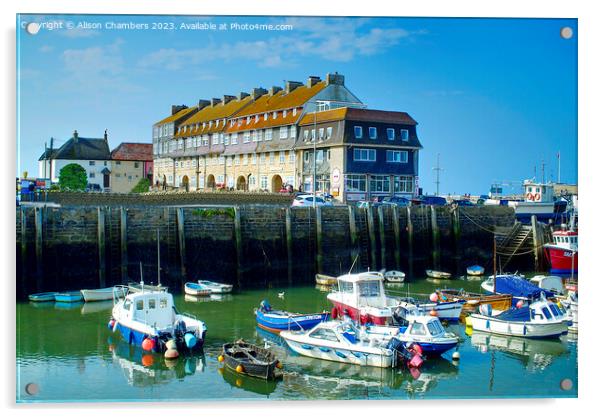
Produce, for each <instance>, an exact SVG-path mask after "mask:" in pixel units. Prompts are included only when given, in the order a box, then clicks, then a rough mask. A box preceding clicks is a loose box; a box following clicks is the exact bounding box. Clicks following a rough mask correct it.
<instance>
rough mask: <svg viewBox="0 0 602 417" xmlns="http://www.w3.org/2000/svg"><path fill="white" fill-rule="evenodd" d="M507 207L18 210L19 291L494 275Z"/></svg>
mask: <svg viewBox="0 0 602 417" xmlns="http://www.w3.org/2000/svg"><path fill="white" fill-rule="evenodd" d="M514 222H515V217H514V211H513V210H512V209H511V208H508V207H496V206H482V207H448V206H445V207H431V206H416V207H409V208H402V207H389V206H382V207H378V208H374V207H372V208H369V209H365V208H356V207H351V206H334V207H317V208H311V207H308V208H305V207H299V208H297V207H288V206H287V207H284V206H279V205H241V206H231V207H230V206H221V207H215V206H213V207H209V206H207V207H190V206H181V207H178V206H163V207H161V206H153V205H150V206H63V207H50V206H41V207H25V206H21V207H18V208H17V213H16V237H17V239H16V246H17V247H16V249H17V293H18V296H19V297H21V298H22V297H24V296H26V295H27V294H30V293H33V292H42V291H59V290H76V289H81V288H98V287H105V286H110V285H115V284H124V283H127V282H130V281H139V280H140V275H141V273H140V269H142V276H143V277H144V281H145V282H146V283H151V282H153V283H156V282H157V263H158V262H157V253H158V249H157V237H158V241H159V246H160V250H159V253H160V265H161V283H162V284H163V285H167V286H169V287H170V288H173V289H174V290H175V291H179V290H180V289H181V288H182V285H183V283H184V282H186V281H196V280H198V279H209V280H215V281H222V282H228V283H232V284H235V285H236V286H237V287H239V288H251V287H269V286H271V285H296V284H305V283H313V282H314V274H315V273H316V272H321V273H325V274H329V275H339V274H341V273H346V272H348V271H350V270H351V269H352V266H353V270H354V271H358V270H366V269H367V268H370V269H371V270H377V269H381V268H387V269H399V270H402V271H404V272H406V274H408V277H409V278H410V279H412V278H422V277H424V276H425V275H424V270H425V269H431V268H432V269H441V270H446V271H449V272H453V273H454V274H459V275H464V274H465V268H466V266H469V265H473V264H480V265H483V266H488V267H489V269H491V264H492V263H491V258H492V248H493V232H494V231H500V230H505V229H508V228H510V227H511V226H512V225H513V224H514Z"/></svg>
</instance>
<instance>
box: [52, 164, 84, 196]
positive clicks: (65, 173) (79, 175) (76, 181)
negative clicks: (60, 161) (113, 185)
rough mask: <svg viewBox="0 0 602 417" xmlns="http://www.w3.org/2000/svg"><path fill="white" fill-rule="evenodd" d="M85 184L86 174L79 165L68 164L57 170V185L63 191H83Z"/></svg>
mask: <svg viewBox="0 0 602 417" xmlns="http://www.w3.org/2000/svg"><path fill="white" fill-rule="evenodd" d="M87 184H88V176H87V174H86V170H85V169H84V167H82V166H81V165H78V164H68V165H65V166H64V167H63V168H62V169H61V171H60V172H59V185H60V187H61V190H63V191H65V190H68V191H84V190H85V189H86V185H87Z"/></svg>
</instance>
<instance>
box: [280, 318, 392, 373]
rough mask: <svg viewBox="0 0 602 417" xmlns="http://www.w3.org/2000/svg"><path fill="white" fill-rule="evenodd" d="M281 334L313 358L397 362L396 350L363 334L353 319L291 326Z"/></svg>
mask: <svg viewBox="0 0 602 417" xmlns="http://www.w3.org/2000/svg"><path fill="white" fill-rule="evenodd" d="M280 337H282V338H283V339H284V340H285V341H286V344H287V345H288V346H289V347H290V348H291V349H292V350H293V351H295V352H296V353H298V354H299V355H302V356H307V357H310V358H316V359H323V360H328V361H334V362H343V363H349V364H353V365H360V366H374V367H378V368H390V367H394V366H396V365H397V352H396V351H395V350H393V349H390V348H388V347H386V346H383V345H378V344H377V343H376V341H375V342H372V341H371V339H369V338H360V337H359V330H358V329H357V328H356V327H355V326H354V325H353V323H352V322H351V321H349V320H347V321H327V322H322V323H320V324H318V325H317V326H315V327H314V328H313V329H310V330H299V331H288V330H287V331H283V332H281V333H280Z"/></svg>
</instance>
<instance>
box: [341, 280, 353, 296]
mask: <svg viewBox="0 0 602 417" xmlns="http://www.w3.org/2000/svg"><path fill="white" fill-rule="evenodd" d="M339 286H340V287H341V292H344V293H348V294H352V293H353V283H352V282H347V281H339Z"/></svg>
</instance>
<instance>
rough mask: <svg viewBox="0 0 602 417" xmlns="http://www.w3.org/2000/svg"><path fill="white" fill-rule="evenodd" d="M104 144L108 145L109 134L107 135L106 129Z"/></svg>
mask: <svg viewBox="0 0 602 417" xmlns="http://www.w3.org/2000/svg"><path fill="white" fill-rule="evenodd" d="M105 142H107V143H109V134H108V133H107V129H105Z"/></svg>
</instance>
